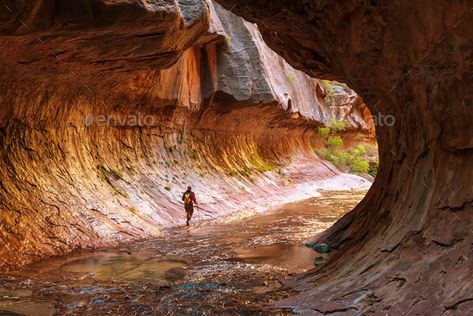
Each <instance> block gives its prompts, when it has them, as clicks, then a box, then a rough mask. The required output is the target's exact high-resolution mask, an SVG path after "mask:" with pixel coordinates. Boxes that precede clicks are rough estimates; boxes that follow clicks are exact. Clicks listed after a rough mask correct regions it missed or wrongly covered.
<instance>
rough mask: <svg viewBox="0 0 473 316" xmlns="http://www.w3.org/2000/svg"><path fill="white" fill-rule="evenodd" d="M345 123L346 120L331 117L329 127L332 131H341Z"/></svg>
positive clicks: (346, 123)
mask: <svg viewBox="0 0 473 316" xmlns="http://www.w3.org/2000/svg"><path fill="white" fill-rule="evenodd" d="M347 125H348V121H347V120H341V121H339V120H337V119H333V120H332V121H331V122H330V129H331V130H332V131H333V133H338V132H343V131H344V130H345V128H346V127H347Z"/></svg>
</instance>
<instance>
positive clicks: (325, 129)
mask: <svg viewBox="0 0 473 316" xmlns="http://www.w3.org/2000/svg"><path fill="white" fill-rule="evenodd" d="M318 133H319V135H320V136H321V137H322V138H323V139H326V138H327V137H328V136H329V135H330V126H327V125H324V126H322V127H319V129H318Z"/></svg>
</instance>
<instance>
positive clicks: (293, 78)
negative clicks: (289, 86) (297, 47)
mask: <svg viewBox="0 0 473 316" xmlns="http://www.w3.org/2000/svg"><path fill="white" fill-rule="evenodd" d="M286 77H287V80H288V81H289V82H293V81H294V80H296V76H295V75H294V74H293V73H288V74H286Z"/></svg>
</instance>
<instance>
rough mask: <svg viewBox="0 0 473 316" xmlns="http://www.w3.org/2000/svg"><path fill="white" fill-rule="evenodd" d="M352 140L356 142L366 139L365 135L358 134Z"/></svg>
mask: <svg viewBox="0 0 473 316" xmlns="http://www.w3.org/2000/svg"><path fill="white" fill-rule="evenodd" d="M353 139H354V140H357V141H365V140H366V137H365V135H363V134H360V133H358V134H356V136H355V137H354V138H353Z"/></svg>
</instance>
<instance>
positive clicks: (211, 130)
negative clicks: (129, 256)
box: [0, 0, 370, 268]
mask: <svg viewBox="0 0 473 316" xmlns="http://www.w3.org/2000/svg"><path fill="white" fill-rule="evenodd" d="M5 9H6V10H3V8H2V11H1V15H0V22H1V25H2V27H1V29H0V43H1V47H2V50H1V53H0V54H1V56H2V58H1V59H0V67H1V69H2V71H1V72H0V76H1V81H0V88H1V92H2V93H1V94H0V98H1V104H2V105H1V110H0V135H1V136H0V153H1V159H0V225H1V226H0V240H1V243H2V247H1V248H0V260H1V267H2V268H8V267H15V266H19V265H23V264H25V263H28V262H31V260H35V259H39V258H43V257H47V256H51V255H58V254H63V253H66V252H69V251H73V250H76V249H81V248H88V247H98V246H105V245H110V244H112V243H116V242H123V241H127V240H131V239H136V238H142V237H147V236H154V235H157V234H159V232H160V229H161V227H163V226H166V225H174V224H176V223H180V221H182V218H183V216H182V212H183V211H182V206H181V205H180V204H179V199H180V194H181V192H182V190H184V189H185V187H186V186H187V184H189V183H190V184H192V185H193V186H194V187H195V189H196V191H197V192H198V193H199V195H198V196H199V199H200V200H201V202H204V203H203V204H204V206H205V210H204V211H201V212H199V213H198V215H197V216H198V218H200V219H203V218H209V217H215V216H218V215H222V214H226V213H230V212H232V211H234V210H235V209H236V208H239V209H242V208H247V209H254V208H256V207H257V206H258V205H259V204H261V203H262V202H263V201H262V200H261V199H259V197H261V196H266V195H271V194H272V195H274V194H280V195H281V196H282V195H283V194H284V191H283V190H280V188H281V187H282V186H284V185H288V187H289V188H290V187H291V185H290V182H291V179H289V178H288V177H287V176H278V175H277V171H278V168H279V166H281V165H287V164H291V163H292V165H293V166H295V164H296V163H297V162H298V161H303V162H304V163H307V162H308V161H309V163H311V164H312V165H313V168H311V169H310V170H309V171H307V172H306V169H304V172H301V173H299V176H297V177H296V179H295V180H297V181H307V179H316V178H323V177H328V176H333V175H334V174H336V173H337V171H336V170H334V169H333V168H330V167H327V166H325V165H324V164H321V163H319V160H318V158H317V157H316V156H315V155H314V154H313V150H312V147H311V142H312V140H311V137H312V133H313V131H314V129H315V127H316V126H320V124H322V123H323V122H328V121H330V120H332V119H333V118H337V119H345V118H348V119H349V120H350V122H351V123H352V125H351V127H352V128H353V129H355V128H357V129H360V128H361V129H365V130H367V131H368V130H369V128H370V125H369V124H365V121H364V119H363V118H364V117H363V115H365V116H366V113H365V112H364V111H365V108H364V107H363V106H362V105H361V106H360V103H359V102H353V106H350V105H349V106H348V107H347V105H346V104H343V105H342V104H340V106H341V107H338V104H337V103H334V104H327V103H326V102H325V100H324V95H325V94H326V93H327V92H326V90H325V88H324V87H323V85H322V84H321V82H320V81H319V80H316V79H311V78H310V77H308V76H307V75H305V74H304V73H303V72H301V71H298V70H295V69H294V68H292V67H291V66H289V65H288V64H287V63H286V62H285V61H284V60H283V59H282V58H281V57H279V56H278V55H276V54H275V53H274V52H272V51H271V50H269V49H268V47H267V46H266V45H265V44H264V42H263V40H262V38H261V35H260V34H259V32H258V30H257V28H256V26H255V25H253V24H250V23H248V22H245V21H243V20H242V19H241V18H239V17H237V16H235V15H233V14H231V13H229V12H228V11H226V10H224V9H223V8H221V7H220V6H219V5H215V7H214V5H213V4H212V3H206V2H204V1H184V0H182V1H171V0H166V1H161V2H159V3H155V2H145V1H105V0H103V1H99V0H94V1H74V2H71V1H52V0H44V1H39V2H35V3H32V2H29V1H9V2H7V3H6V5H5ZM365 119H366V117H365ZM296 169H297V168H296ZM301 174H302V175H303V176H301Z"/></svg>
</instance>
